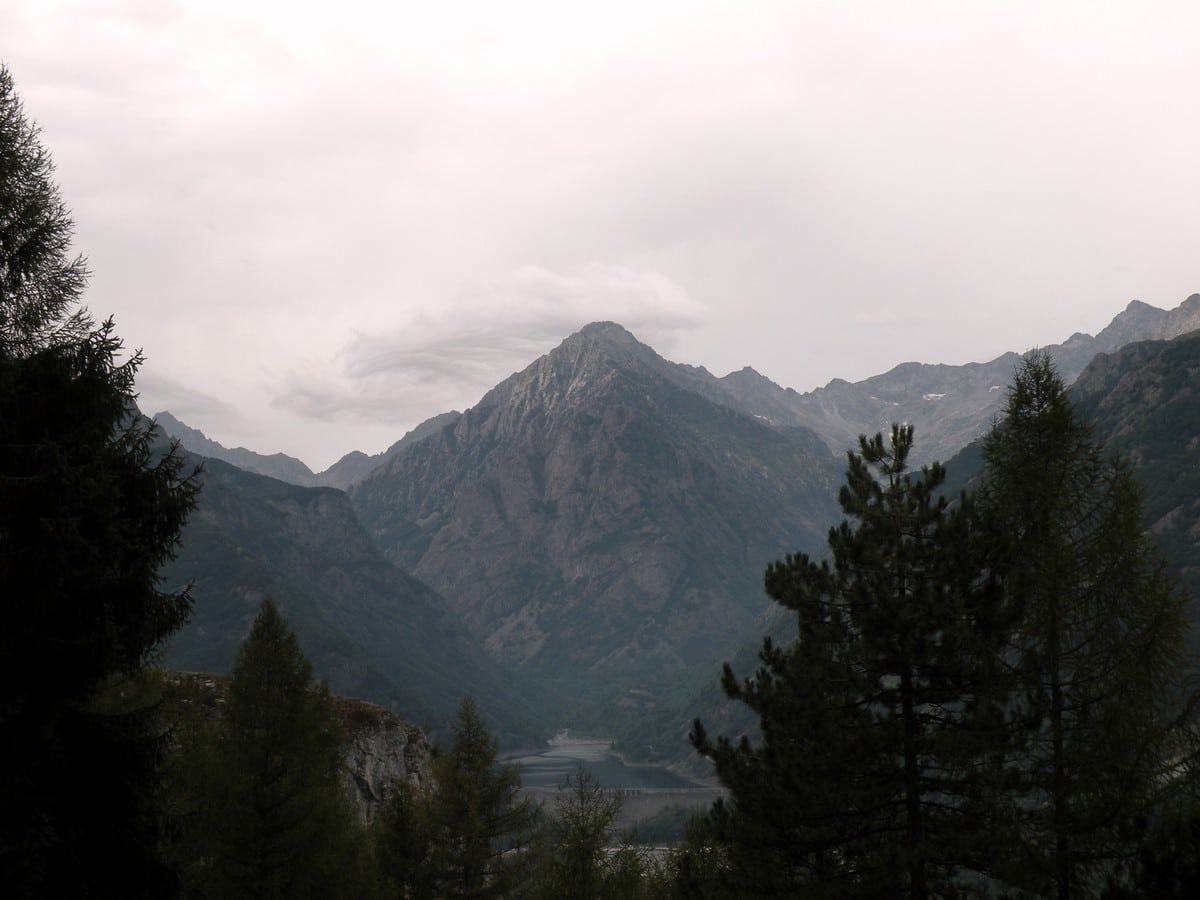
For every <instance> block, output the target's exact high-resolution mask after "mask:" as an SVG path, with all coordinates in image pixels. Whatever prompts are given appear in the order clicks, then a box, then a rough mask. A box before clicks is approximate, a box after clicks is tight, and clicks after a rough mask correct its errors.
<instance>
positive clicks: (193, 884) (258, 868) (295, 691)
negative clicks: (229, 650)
mask: <svg viewBox="0 0 1200 900" xmlns="http://www.w3.org/2000/svg"><path fill="white" fill-rule="evenodd" d="M214 740H215V743H214V746H213V748H212V751H211V754H209V755H207V757H206V759H207V760H208V763H209V765H208V771H207V779H206V781H207V785H206V788H207V790H206V791H205V795H206V806H205V808H203V809H202V811H201V812H200V814H199V816H198V817H197V818H198V826H197V828H198V830H197V833H196V834H195V836H194V838H193V840H194V848H195V849H194V851H193V852H194V855H195V856H196V857H197V860H198V862H197V863H196V864H193V865H192V866H191V867H190V878H189V882H188V884H187V887H188V891H189V893H190V894H192V895H194V896H201V897H222V898H237V897H245V898H251V897H254V898H263V900H270V898H285V897H286V898H300V897H305V898H325V897H343V896H345V897H351V896H356V895H358V894H359V892H360V891H362V890H363V889H364V887H363V883H362V881H361V880H360V876H361V875H362V869H360V866H362V865H363V856H362V849H363V840H364V835H363V834H362V833H361V829H360V828H359V827H358V822H357V819H356V818H355V815H354V811H353V807H352V805H351V804H352V802H353V800H352V798H351V797H350V796H349V794H348V790H349V788H348V786H347V784H346V781H345V776H344V765H345V760H344V750H345V746H344V745H345V736H344V734H343V733H342V730H341V727H340V725H339V724H338V722H337V719H336V717H335V715H334V709H333V701H332V698H331V697H330V694H329V688H328V686H327V685H325V684H324V683H316V682H314V680H313V676H312V666H311V665H310V664H309V662H308V660H307V659H306V658H305V656H304V653H303V652H302V651H301V649H300V645H299V643H298V642H297V640H296V636H295V634H294V633H293V632H292V631H291V629H290V628H288V626H287V623H286V622H285V621H284V619H283V616H282V615H280V613H279V610H278V608H277V607H276V606H275V604H274V602H272V601H271V600H270V599H269V598H268V599H265V600H264V601H263V603H262V606H261V608H260V610H259V613H258V616H257V617H256V618H255V620H254V624H253V626H252V627H251V629H250V634H249V636H247V638H246V640H245V642H244V643H243V644H242V646H241V649H240V650H239V651H238V656H237V659H236V661H235V662H234V666H233V671H232V673H231V676H230V680H229V696H228V699H227V700H226V703H225V705H224V708H223V710H222V712H221V716H220V719H219V721H218V722H217V723H216V729H215V732H214Z"/></svg>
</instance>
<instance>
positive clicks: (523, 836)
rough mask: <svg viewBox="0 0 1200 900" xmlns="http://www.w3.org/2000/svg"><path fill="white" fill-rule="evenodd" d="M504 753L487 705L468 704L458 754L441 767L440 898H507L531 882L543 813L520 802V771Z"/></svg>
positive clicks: (436, 854) (437, 815) (436, 865)
mask: <svg viewBox="0 0 1200 900" xmlns="http://www.w3.org/2000/svg"><path fill="white" fill-rule="evenodd" d="M497 749H498V744H497V741H496V739H495V737H493V736H492V734H491V732H490V731H489V730H488V728H487V725H486V723H485V722H484V720H483V716H482V714H481V713H480V711H479V707H478V706H477V705H476V704H475V701H474V700H472V699H471V698H469V697H468V698H466V699H464V700H463V702H462V705H461V706H460V707H459V711H458V720H457V721H456V722H455V724H454V726H453V737H452V740H451V743H450V748H449V750H447V751H446V752H445V753H443V754H442V755H441V756H439V757H438V758H437V759H435V760H434V763H433V776H434V780H435V782H436V785H437V787H436V794H435V796H434V797H433V809H432V824H433V831H432V840H433V844H432V848H433V849H432V853H431V854H430V857H429V866H430V868H431V871H432V872H433V874H434V878H435V884H436V892H437V896H439V897H505V896H510V895H511V894H512V892H513V891H515V890H516V889H517V888H518V887H520V886H522V885H523V884H524V882H525V879H526V874H527V868H528V860H527V858H526V854H525V852H524V851H525V848H526V847H527V845H528V843H529V840H530V837H531V835H532V832H533V829H534V827H535V825H536V824H537V819H538V808H537V806H536V805H534V803H533V802H532V801H531V800H529V799H524V800H523V799H521V798H520V797H519V791H520V787H521V775H520V771H519V770H518V769H517V767H516V766H514V765H511V764H499V763H497V759H496V755H497Z"/></svg>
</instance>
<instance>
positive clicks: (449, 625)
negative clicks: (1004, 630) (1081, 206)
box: [156, 295, 1200, 743]
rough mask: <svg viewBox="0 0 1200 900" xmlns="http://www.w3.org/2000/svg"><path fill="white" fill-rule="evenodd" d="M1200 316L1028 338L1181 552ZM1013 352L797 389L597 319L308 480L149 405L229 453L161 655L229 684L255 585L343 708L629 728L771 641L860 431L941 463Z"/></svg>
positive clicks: (1198, 308) (192, 540) (510, 732)
mask: <svg viewBox="0 0 1200 900" xmlns="http://www.w3.org/2000/svg"><path fill="white" fill-rule="evenodd" d="M1197 327H1200V295H1193V296H1191V297H1189V298H1188V299H1187V300H1186V301H1184V303H1183V304H1181V305H1180V306H1179V307H1178V308H1176V309H1174V310H1170V311H1164V310H1159V309H1156V308H1154V307H1150V306H1148V305H1146V304H1143V303H1139V302H1137V301H1135V302H1133V303H1131V304H1130V305H1129V306H1128V307H1127V308H1126V309H1125V310H1124V311H1123V312H1122V313H1121V314H1119V315H1118V316H1117V317H1116V318H1115V319H1114V320H1113V322H1112V323H1111V324H1110V325H1109V326H1108V327H1107V328H1105V329H1104V330H1103V331H1102V332H1100V334H1098V335H1096V336H1095V337H1092V336H1089V335H1083V334H1076V335H1073V336H1072V337H1071V338H1069V339H1068V340H1066V341H1064V342H1063V343H1062V344H1060V345H1055V346H1052V347H1049V348H1047V349H1048V350H1050V352H1051V354H1052V355H1053V357H1054V359H1055V361H1056V365H1057V366H1058V368H1059V371H1060V373H1061V374H1062V375H1063V376H1064V378H1065V379H1067V380H1072V379H1074V378H1075V377H1076V376H1077V375H1079V381H1078V385H1077V387H1076V388H1075V395H1076V397H1077V398H1078V399H1079V402H1080V403H1081V404H1082V405H1085V407H1086V409H1087V410H1089V414H1090V415H1093V416H1094V417H1095V418H1096V419H1097V422H1098V426H1097V427H1098V431H1099V432H1101V435H1102V436H1105V437H1108V438H1109V439H1110V440H1111V441H1112V442H1113V443H1114V445H1117V446H1120V447H1121V448H1122V449H1126V450H1128V451H1129V452H1131V453H1132V454H1133V455H1134V458H1135V460H1137V461H1138V464H1139V466H1140V471H1139V474H1142V475H1144V476H1145V477H1146V478H1152V479H1154V480H1155V483H1157V482H1158V481H1159V480H1161V481H1162V482H1163V486H1162V490H1161V491H1157V489H1156V488H1149V489H1148V490H1147V509H1148V511H1149V512H1150V513H1151V515H1152V516H1153V517H1154V518H1153V522H1154V528H1155V530H1156V533H1158V534H1159V535H1160V537H1161V539H1162V540H1163V541H1164V543H1165V544H1169V545H1170V546H1172V547H1177V548H1178V549H1179V551H1180V552H1181V553H1184V554H1190V556H1188V558H1189V559H1191V560H1196V559H1197V557H1196V555H1195V554H1196V553H1197V551H1200V545H1198V544H1197V540H1196V539H1195V538H1194V537H1193V536H1192V535H1191V531H1192V530H1194V529H1193V528H1192V526H1193V525H1194V523H1195V520H1196V515H1195V513H1196V508H1193V507H1192V506H1190V505H1188V504H1189V503H1191V502H1192V501H1193V500H1194V501H1196V502H1200V499H1198V498H1200V483H1197V484H1195V485H1193V484H1192V483H1191V482H1190V481H1187V479H1186V478H1185V477H1183V476H1182V475H1178V474H1177V475H1176V476H1174V481H1170V482H1169V483H1168V481H1167V479H1168V474H1167V473H1168V470H1169V469H1170V468H1171V467H1172V466H1174V467H1179V466H1185V468H1186V465H1187V464H1188V458H1187V457H1186V454H1188V453H1191V452H1192V450H1191V449H1188V448H1189V444H1188V443H1187V441H1184V442H1183V444H1182V445H1180V446H1176V444H1178V443H1179V441H1176V443H1175V444H1170V443H1169V442H1168V441H1167V437H1168V436H1169V435H1176V436H1178V432H1179V429H1178V428H1176V427H1175V425H1176V423H1182V422H1185V421H1186V422H1190V421H1192V420H1193V419H1195V418H1197V417H1198V415H1200V414H1197V413H1196V412H1195V410H1196V409H1197V408H1198V407H1200V403H1197V402H1196V397H1195V395H1194V394H1193V393H1192V384H1193V383H1194V381H1195V379H1194V377H1193V376H1194V371H1193V369H1190V368H1188V366H1189V365H1190V363H1186V362H1181V361H1180V360H1182V359H1185V358H1186V357H1187V352H1191V351H1187V352H1185V351H1183V350H1180V349H1179V348H1183V347H1191V346H1192V345H1193V344H1196V343H1200V338H1195V337H1192V338H1187V337H1185V338H1181V339H1179V340H1175V341H1170V340H1167V339H1169V338H1173V337H1176V336H1177V335H1180V334H1185V333H1186V332H1189V331H1191V330H1193V329H1195V328H1197ZM1146 341H1150V342H1151V343H1144V342H1146ZM1137 342H1143V343H1137ZM1121 348H1124V349H1121ZM1098 354H1100V355H1099V356H1098ZM1018 359H1019V357H1018V355H1017V354H1016V353H1015V352H1014V353H1010V354H1006V355H1004V356H1001V357H998V358H997V359H995V360H992V361H991V362H988V363H975V364H970V365H967V366H948V365H923V364H917V363H907V364H904V365H901V366H898V367H896V368H894V369H892V370H891V371H889V372H887V373H885V374H883V375H879V376H875V377H874V378H870V379H867V380H865V381H862V382H858V383H856V384H850V383H848V382H845V381H839V380H834V381H831V382H830V383H829V384H828V385H827V386H826V387H824V388H820V389H818V390H816V391H812V392H809V393H807V394H798V393H796V392H795V391H792V390H790V389H785V388H781V387H780V386H778V385H776V384H774V383H773V382H771V381H770V380H769V379H766V378H765V377H763V376H761V375H759V374H758V373H757V372H755V371H754V370H753V369H749V368H747V369H743V370H741V371H738V372H734V373H731V374H729V375H727V376H725V377H723V378H718V377H716V376H713V375H712V374H710V373H709V372H707V371H706V370H705V369H703V368H697V367H692V366H685V365H680V364H677V363H672V362H669V361H667V360H665V359H663V358H662V357H661V356H659V355H658V354H657V353H656V352H655V351H654V350H653V349H651V348H650V347H647V346H646V345H644V344H642V343H640V342H639V341H637V340H636V338H634V337H633V335H631V334H630V333H629V332H627V331H626V330H625V329H623V328H621V327H620V326H619V325H616V324H614V323H595V324H593V325H589V326H587V327H586V328H584V329H582V330H581V331H580V332H578V333H577V334H574V335H571V336H570V337H568V338H567V339H566V340H564V341H563V343H562V344H561V345H560V346H559V347H557V348H556V349H554V350H553V351H551V352H550V353H548V354H547V355H545V356H543V357H541V358H540V359H538V360H535V361H534V362H532V363H531V364H530V365H529V366H528V367H527V368H526V369H524V370H523V371H521V372H519V373H517V374H515V375H513V376H511V377H510V378H508V379H506V380H505V381H503V382H501V383H500V384H499V385H497V386H496V387H495V388H493V389H492V390H491V391H489V392H488V393H487V394H486V395H485V396H484V397H483V398H482V399H481V400H480V402H479V403H478V404H477V405H476V406H474V407H472V408H471V409H469V410H467V411H466V412H464V413H462V414H459V413H456V412H454V413H447V414H444V415H443V416H439V417H436V418H435V419H432V420H430V421H429V422H427V423H424V424H423V425H422V426H420V427H419V428H418V429H414V431H412V432H410V433H409V434H408V435H405V437H404V438H402V439H401V440H400V441H398V442H397V443H396V444H394V445H393V446H392V447H391V448H389V449H388V450H387V451H386V452H385V453H383V454H379V455H378V456H375V457H368V456H366V455H365V454H348V455H347V456H346V457H344V458H343V459H342V460H340V461H339V462H338V463H337V464H335V465H334V466H333V467H331V468H330V469H329V470H327V471H326V472H323V473H319V474H314V473H312V472H311V471H310V470H308V469H307V467H304V466H303V464H301V463H300V462H299V461H298V460H292V459H291V458H289V457H284V456H282V455H277V456H274V457H263V456H259V455H258V454H254V453H252V452H251V451H247V450H243V449H240V448H239V449H238V450H233V451H230V450H226V449H225V448H223V447H221V446H220V445H219V444H215V442H212V441H209V440H208V439H207V438H205V437H204V436H203V435H202V434H200V433H199V432H196V431H194V430H193V429H189V428H187V426H185V425H183V423H180V422H178V420H176V419H174V417H172V416H170V415H169V414H166V413H162V414H159V415H158V416H157V417H156V418H157V420H158V422H159V424H160V426H162V428H163V429H164V430H165V431H167V432H168V433H170V434H173V435H174V436H176V437H177V438H178V439H179V440H180V441H181V443H182V445H183V446H184V447H186V448H188V450H190V451H193V452H195V453H197V454H199V455H203V456H207V457H209V458H210V459H213V460H221V459H224V460H228V461H229V462H232V463H233V464H234V465H224V464H223V463H221V462H209V463H207V464H206V466H207V468H206V473H205V476H204V477H205V490H204V493H203V494H202V500H201V507H200V509H199V510H198V511H197V513H196V514H195V515H194V516H193V521H192V522H191V523H190V524H189V526H188V529H187V530H186V531H185V533H184V536H183V551H182V553H181V555H180V558H179V559H178V560H177V561H176V562H175V564H174V565H173V567H172V569H171V570H170V574H171V577H173V578H177V579H180V580H186V579H195V580H196V613H195V615H194V617H193V620H192V622H191V623H189V625H188V626H187V627H186V628H185V629H184V631H183V632H182V633H181V634H180V635H179V637H178V638H177V640H176V642H175V645H174V647H173V648H172V650H171V653H172V655H173V657H176V658H178V659H180V660H185V659H186V660H189V661H193V662H195V663H196V665H197V666H201V665H203V666H204V667H208V668H212V669H216V670H218V671H221V670H223V667H226V666H227V665H228V662H229V660H231V659H232V653H233V649H232V648H234V647H235V646H236V643H237V641H238V640H240V635H242V634H244V629H245V628H247V627H248V625H249V621H250V618H251V617H252V615H253V607H254V606H255V604H256V601H255V600H254V598H255V597H258V596H261V595H262V594H264V593H268V592H269V593H272V594H273V595H274V596H275V599H276V600H277V602H279V603H280V605H281V606H282V608H283V609H284V611H285V613H287V614H289V617H296V618H299V619H300V620H301V621H300V622H299V623H297V626H296V627H297V632H298V633H299V634H300V637H301V640H302V643H305V645H306V650H308V651H309V652H310V654H313V655H314V662H315V663H316V664H317V669H318V671H320V672H323V673H325V674H326V677H329V678H330V679H331V681H333V680H334V679H335V678H337V679H341V681H339V682H337V683H335V687H336V688H337V689H338V690H340V691H342V692H344V693H346V692H350V693H359V694H361V695H363V696H366V697H367V698H368V699H372V700H375V701H376V702H380V703H383V704H384V705H388V706H391V707H393V708H396V709H398V711H400V712H401V713H403V714H405V715H407V716H408V717H410V718H413V717H416V718H420V717H422V716H428V717H431V718H432V719H433V720H436V721H445V719H446V718H448V716H447V714H446V711H447V710H448V709H449V708H450V707H451V706H452V705H453V703H454V702H455V700H456V698H457V696H460V695H461V694H463V693H473V694H475V696H477V697H478V698H479V699H480V700H481V703H483V705H484V706H485V708H491V709H492V712H493V715H494V718H495V719H496V721H497V722H498V723H501V724H502V726H503V730H504V731H505V733H506V735H507V736H508V737H509V738H511V739H512V740H513V741H520V740H523V739H526V738H527V737H529V736H530V735H531V734H533V733H535V732H537V730H538V729H539V728H547V727H549V725H551V724H552V725H553V726H554V727H555V728H558V727H567V726H569V727H572V728H575V729H577V730H583V731H593V732H595V731H597V730H604V731H605V732H606V733H609V734H633V733H636V732H638V730H639V727H640V728H641V731H642V733H643V736H644V732H645V723H646V722H662V723H667V722H671V721H675V720H676V719H677V718H678V716H677V713H678V712H679V710H681V709H682V708H684V707H687V706H689V705H692V704H694V702H695V700H694V698H695V696H697V691H698V690H699V689H700V688H701V686H703V685H707V686H708V690H709V691H710V692H712V691H715V679H716V674H717V671H718V669H719V665H720V662H721V661H722V660H723V659H726V658H730V657H731V656H733V655H735V654H738V653H739V652H741V653H744V652H745V651H744V648H746V647H747V646H752V645H753V644H754V643H756V638H754V637H753V636H755V635H759V634H761V633H762V632H763V630H764V629H765V628H766V627H769V625H770V620H771V615H772V614H771V612H770V609H769V607H768V604H767V602H766V600H765V597H764V595H763V593H762V588H761V576H762V572H763V570H764V568H765V566H766V564H767V563H768V562H770V561H771V560H774V559H777V558H780V557H782V556H783V555H784V554H786V553H789V552H793V551H797V550H802V551H805V552H809V553H817V554H819V553H821V552H822V548H823V546H824V538H825V533H826V530H827V529H828V528H829V527H830V526H831V525H832V524H834V522H835V521H836V520H837V519H838V518H839V514H838V510H837V506H836V491H837V486H838V484H839V483H840V481H841V477H842V470H843V468H844V452H845V450H846V449H847V448H848V447H850V446H852V445H853V444H854V443H855V442H856V439H857V435H858V434H860V433H874V432H876V431H880V430H883V429H885V428H886V427H888V425H889V424H890V422H892V421H910V422H913V423H914V425H915V427H916V434H917V443H916V445H917V448H918V449H919V450H920V457H921V459H922V460H925V459H931V458H942V459H948V458H950V457H952V456H954V455H955V454H956V453H958V451H960V450H962V448H964V447H965V446H966V445H968V444H969V443H970V442H971V441H972V440H974V439H976V438H978V437H979V436H980V435H981V434H982V433H983V432H984V431H986V429H987V428H988V426H989V425H990V423H991V421H992V420H993V418H994V417H995V416H996V415H997V414H998V412H999V410H1000V408H1001V405H1002V403H1003V400H1004V396H1005V387H1006V385H1007V384H1008V382H1009V381H1010V379H1011V377H1012V373H1013V371H1014V369H1015V366H1016V364H1017V362H1018ZM1093 360H1095V361H1094V362H1093ZM1089 363H1090V365H1089ZM1198 366H1200V364H1198ZM1080 373H1082V374H1080ZM1138 373H1141V374H1138ZM1139 378H1140V379H1143V380H1146V383H1148V384H1157V385H1158V386H1159V387H1158V388H1157V390H1158V391H1159V392H1158V393H1157V394H1155V393H1154V391H1153V390H1151V389H1150V388H1147V387H1146V386H1145V384H1143V382H1142V381H1139V380H1138V379H1139ZM1189 379H1190V380H1189ZM1138 385H1142V386H1141V387H1140V388H1139V387H1138ZM1172 403H1174V404H1177V405H1178V406H1176V407H1172V406H1171V404H1172ZM1164 410H1166V411H1165V412H1164ZM1189 416H1190V418H1189ZM1187 427H1190V426H1187ZM1155 429H1157V431H1156V430H1155ZM1193 436H1194V437H1195V438H1196V441H1198V442H1200V428H1197V429H1196V430H1195V434H1194V435H1193ZM1180 440H1182V438H1180ZM1189 440H1190V439H1189ZM1181 447H1182V449H1181ZM1180 454H1184V456H1182V457H1181V456H1180ZM969 458H970V457H969V454H968V455H967V456H964V457H963V458H962V459H963V460H964V461H963V462H961V463H959V464H958V465H960V466H966V465H969V464H970V463H969ZM235 466H242V467H244V468H245V469H250V470H254V471H240V470H239V469H237V468H235ZM1192 467H1193V468H1194V466H1192ZM267 476H271V477H267ZM276 479H283V481H291V482H293V483H292V484H285V483H283V481H280V480H276ZM313 485H327V486H324V487H319V486H313ZM335 488H341V489H344V490H339V489H335ZM1156 491H1157V493H1156ZM1181 492H1182V493H1181ZM1187 492H1191V493H1187ZM1160 494H1161V497H1160V496H1159V495H1160ZM1172 542H1173V543H1172ZM1187 565H1192V564H1190V563H1189V564H1187ZM1187 565H1184V566H1183V567H1182V568H1183V569H1184V571H1190V570H1188V568H1187ZM1193 568H1194V569H1196V570H1200V564H1198V565H1195V566H1193ZM289 607H290V608H289ZM310 646H311V647H313V648H316V652H315V654H314V653H313V651H312V650H309V647H310ZM414 709H415V710H416V711H414ZM642 743H648V741H645V740H643V741H642Z"/></svg>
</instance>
